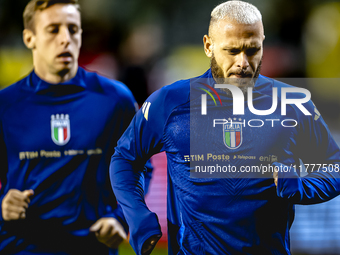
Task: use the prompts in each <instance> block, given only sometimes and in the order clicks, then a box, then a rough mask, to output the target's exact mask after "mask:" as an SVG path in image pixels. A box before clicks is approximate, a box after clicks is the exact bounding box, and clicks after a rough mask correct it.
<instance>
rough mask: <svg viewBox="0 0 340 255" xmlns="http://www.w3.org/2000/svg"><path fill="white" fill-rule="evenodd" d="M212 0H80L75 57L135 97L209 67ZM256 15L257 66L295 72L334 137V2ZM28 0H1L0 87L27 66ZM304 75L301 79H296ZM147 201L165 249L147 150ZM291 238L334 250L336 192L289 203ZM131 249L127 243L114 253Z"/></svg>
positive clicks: (272, 4)
mask: <svg viewBox="0 0 340 255" xmlns="http://www.w3.org/2000/svg"><path fill="white" fill-rule="evenodd" d="M220 2H222V1H221V0H218V1H217V0H210V1H204V0H185V1H183V0H171V1H170V0H96V1H93V0H80V4H81V7H82V22H83V30H84V32H83V46H82V50H81V57H80V60H79V62H80V65H81V66H83V67H85V68H87V69H89V70H93V71H96V72H98V73H101V74H103V75H105V76H108V77H111V78H115V79H118V80H121V81H123V82H124V83H125V84H127V85H128V86H129V87H130V89H131V90H132V91H133V93H134V95H135V97H136V99H137V101H138V103H139V104H142V103H143V101H144V100H145V99H146V97H147V96H148V95H149V94H151V93H152V92H153V91H155V90H156V89H158V88H160V87H162V86H164V85H166V84H169V83H172V82H174V81H176V80H178V79H185V78H189V77H193V76H197V75H200V74H201V73H203V72H204V71H205V70H206V69H207V68H208V67H209V60H208V59H207V58H206V57H205V54H204V51H203V47H202V36H203V35H204V34H205V33H207V30H208V23H209V17H210V11H211V10H212V9H213V7H214V6H216V5H217V4H219V3H220ZM249 2H250V3H253V4H255V5H256V6H257V7H258V8H259V9H260V11H261V12H262V15H263V22H264V27H265V35H266V39H265V48H264V61H263V67H262V72H261V73H262V74H263V75H267V76H269V77H273V78H294V80H295V81H297V83H298V85H299V86H302V87H305V88H307V89H309V90H310V91H311V93H312V99H313V101H314V102H315V103H316V105H317V107H318V108H319V110H320V112H321V114H322V115H323V117H324V118H325V119H326V122H327V123H328V125H329V127H330V129H331V131H332V133H333V135H334V137H335V138H336V140H337V142H338V144H340V110H339V109H340V100H339V98H340V84H339V83H340V63H339V60H340V2H339V1H330V0H322V1H321V0H299V1H295V0H275V1H272V0H250V1H249ZM26 3H27V0H14V1H13V0H0V89H1V88H3V87H6V86H8V85H10V84H11V83H13V82H15V81H17V80H19V79H21V78H22V77H23V76H25V75H26V74H27V73H28V72H29V71H30V70H31V69H32V64H31V62H32V61H31V53H30V51H29V50H27V49H26V48H25V47H24V44H23V42H22V37H21V34H22V29H23V25H22V12H23V9H24V7H25V5H26ZM305 78H308V79H305ZM153 162H154V164H155V172H154V178H153V180H152V183H151V187H150V191H149V195H148V196H147V204H148V205H149V207H150V209H151V210H153V211H155V212H156V213H157V214H158V216H159V219H160V223H161V225H162V229H163V237H162V239H161V242H159V244H158V245H157V249H156V250H155V252H154V253H153V254H167V252H166V246H167V243H166V240H167V234H166V233H167V231H166V177H167V174H166V159H165V156H164V154H159V155H156V156H154V157H153ZM291 246H292V251H293V254H294V255H298V254H340V197H339V198H336V199H334V200H332V201H330V202H327V203H324V204H320V205H312V206H296V219H295V222H294V224H293V227H292V230H291ZM130 253H131V254H133V251H132V250H131V248H130V247H129V245H128V244H127V243H126V244H124V245H123V246H122V247H121V254H130Z"/></svg>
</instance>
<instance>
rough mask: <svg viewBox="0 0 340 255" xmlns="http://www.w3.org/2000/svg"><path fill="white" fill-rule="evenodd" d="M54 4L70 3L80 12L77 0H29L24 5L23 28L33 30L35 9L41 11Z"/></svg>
mask: <svg viewBox="0 0 340 255" xmlns="http://www.w3.org/2000/svg"><path fill="white" fill-rule="evenodd" d="M55 4H72V5H74V6H75V7H76V8H77V9H78V11H79V12H80V6H79V4H78V0H31V1H29V3H28V4H27V5H26V7H25V10H24V13H23V18H24V28H25V29H29V30H32V31H34V25H35V24H34V15H35V13H36V12H37V11H43V10H45V9H47V8H49V7H51V6H52V5H55Z"/></svg>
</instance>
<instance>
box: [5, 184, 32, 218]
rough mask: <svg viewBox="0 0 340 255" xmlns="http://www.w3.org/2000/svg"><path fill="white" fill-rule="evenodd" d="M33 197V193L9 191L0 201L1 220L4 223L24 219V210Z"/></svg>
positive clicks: (28, 191) (29, 191)
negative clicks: (0, 201)
mask: <svg viewBox="0 0 340 255" xmlns="http://www.w3.org/2000/svg"><path fill="white" fill-rule="evenodd" d="M33 195H34V191H33V190H31V189H29V190H24V191H20V190H17V189H10V190H9V191H8V192H7V194H6V195H5V197H4V199H3V200H2V204H1V209H2V218H3V219H4V220H5V221H10V220H19V219H25V218H26V210H27V208H28V205H29V204H30V202H31V200H30V197H31V196H33Z"/></svg>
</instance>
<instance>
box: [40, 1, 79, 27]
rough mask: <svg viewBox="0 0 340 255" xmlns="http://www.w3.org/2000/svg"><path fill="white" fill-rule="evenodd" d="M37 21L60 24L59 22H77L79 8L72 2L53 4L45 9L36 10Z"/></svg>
mask: <svg viewBox="0 0 340 255" xmlns="http://www.w3.org/2000/svg"><path fill="white" fill-rule="evenodd" d="M35 18H36V20H37V21H38V22H37V23H41V22H42V23H43V25H47V24H60V23H65V22H66V23H79V24H80V13H79V10H78V9H77V8H76V7H75V6H74V5H72V4H55V5H52V6H50V7H48V8H47V9H44V10H42V11H38V12H36V17H35Z"/></svg>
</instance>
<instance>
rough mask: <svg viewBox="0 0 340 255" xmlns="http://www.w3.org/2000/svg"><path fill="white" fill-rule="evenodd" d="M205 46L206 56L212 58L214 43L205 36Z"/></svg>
mask: <svg viewBox="0 0 340 255" xmlns="http://www.w3.org/2000/svg"><path fill="white" fill-rule="evenodd" d="M203 44H204V52H205V55H207V57H208V58H211V57H212V53H213V43H212V39H211V38H210V37H209V36H208V35H204V37H203Z"/></svg>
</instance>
